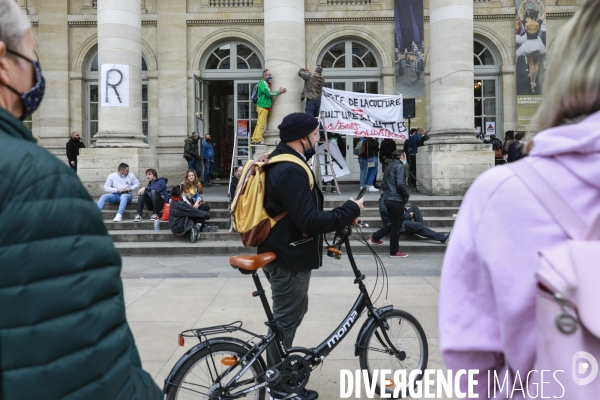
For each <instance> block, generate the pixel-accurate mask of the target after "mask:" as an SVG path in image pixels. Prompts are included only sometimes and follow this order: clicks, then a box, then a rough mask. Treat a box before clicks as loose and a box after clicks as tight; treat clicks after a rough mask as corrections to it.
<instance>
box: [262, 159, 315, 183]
mask: <svg viewBox="0 0 600 400" xmlns="http://www.w3.org/2000/svg"><path fill="white" fill-rule="evenodd" d="M279 162H291V163H294V164H296V165H299V166H301V167H302V168H304V171H305V172H306V175H308V182H309V184H310V190H311V191H312V190H313V187H314V186H315V180H314V177H313V174H312V171H311V170H310V168H308V165H306V163H303V162H302V161H300V159H299V158H298V157H296V156H293V155H291V154H279V155H277V156H274V157H272V158H269V159H268V160H267V161H265V163H266V164H275V163H279Z"/></svg>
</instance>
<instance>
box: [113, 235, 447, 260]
mask: <svg viewBox="0 0 600 400" xmlns="http://www.w3.org/2000/svg"><path fill="white" fill-rule="evenodd" d="M350 245H351V246H352V253H353V254H371V250H370V249H369V248H368V247H367V246H365V245H363V244H361V243H360V242H358V241H351V242H350ZM115 246H116V247H117V249H118V250H119V253H120V254H121V256H184V255H186V256H187V255H189V256H193V255H194V256H195V255H221V256H223V255H232V256H233V255H238V254H240V255H241V254H256V248H254V247H244V246H243V245H242V243H241V242H240V241H239V240H236V241H224V242H215V241H211V240H203V239H200V241H198V242H196V243H190V242H189V239H188V240H187V241H181V242H142V243H140V242H116V243H115ZM372 248H373V249H374V250H375V251H376V252H377V254H379V256H388V255H389V241H385V240H384V244H383V245H379V246H372ZM400 250H401V251H402V252H404V253H408V254H409V255H410V254H419V253H420V254H423V253H443V252H445V251H446V245H443V244H441V243H439V242H434V241H429V240H423V241H420V240H410V241H400ZM343 251H344V254H345V253H346V252H345V250H343ZM323 257H327V256H326V255H323Z"/></svg>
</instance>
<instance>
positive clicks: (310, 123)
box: [277, 113, 319, 143]
mask: <svg viewBox="0 0 600 400" xmlns="http://www.w3.org/2000/svg"><path fill="white" fill-rule="evenodd" d="M317 126H319V121H318V120H317V119H316V118H315V117H313V116H312V115H310V114H307V113H292V114H289V115H287V116H286V117H285V118H284V119H283V121H281V124H279V126H278V127H277V128H279V138H280V139H281V141H282V142H283V143H288V142H292V141H294V140H298V139H302V138H303V137H306V136H307V135H308V134H310V133H311V132H312V131H314V130H315V128H316V127H317Z"/></svg>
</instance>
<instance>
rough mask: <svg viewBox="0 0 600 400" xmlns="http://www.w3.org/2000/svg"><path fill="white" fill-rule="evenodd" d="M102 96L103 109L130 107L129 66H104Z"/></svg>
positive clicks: (101, 74)
mask: <svg viewBox="0 0 600 400" xmlns="http://www.w3.org/2000/svg"><path fill="white" fill-rule="evenodd" d="M100 96H101V98H100V104H101V106H102V107H129V65H121V64H102V66H101V67H100Z"/></svg>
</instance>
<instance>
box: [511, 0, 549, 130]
mask: <svg viewBox="0 0 600 400" xmlns="http://www.w3.org/2000/svg"><path fill="white" fill-rule="evenodd" d="M515 3H516V4H515V5H516V11H517V13H516V20H515V39H516V60H517V65H516V81H517V129H518V130H519V131H530V130H531V131H535V130H536V127H535V126H531V120H532V118H533V116H534V115H535V113H536V111H537V108H538V106H539V104H540V103H541V101H542V95H541V82H542V76H543V74H544V72H545V68H544V66H545V63H546V52H547V49H546V1H545V0H516V1H515Z"/></svg>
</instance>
